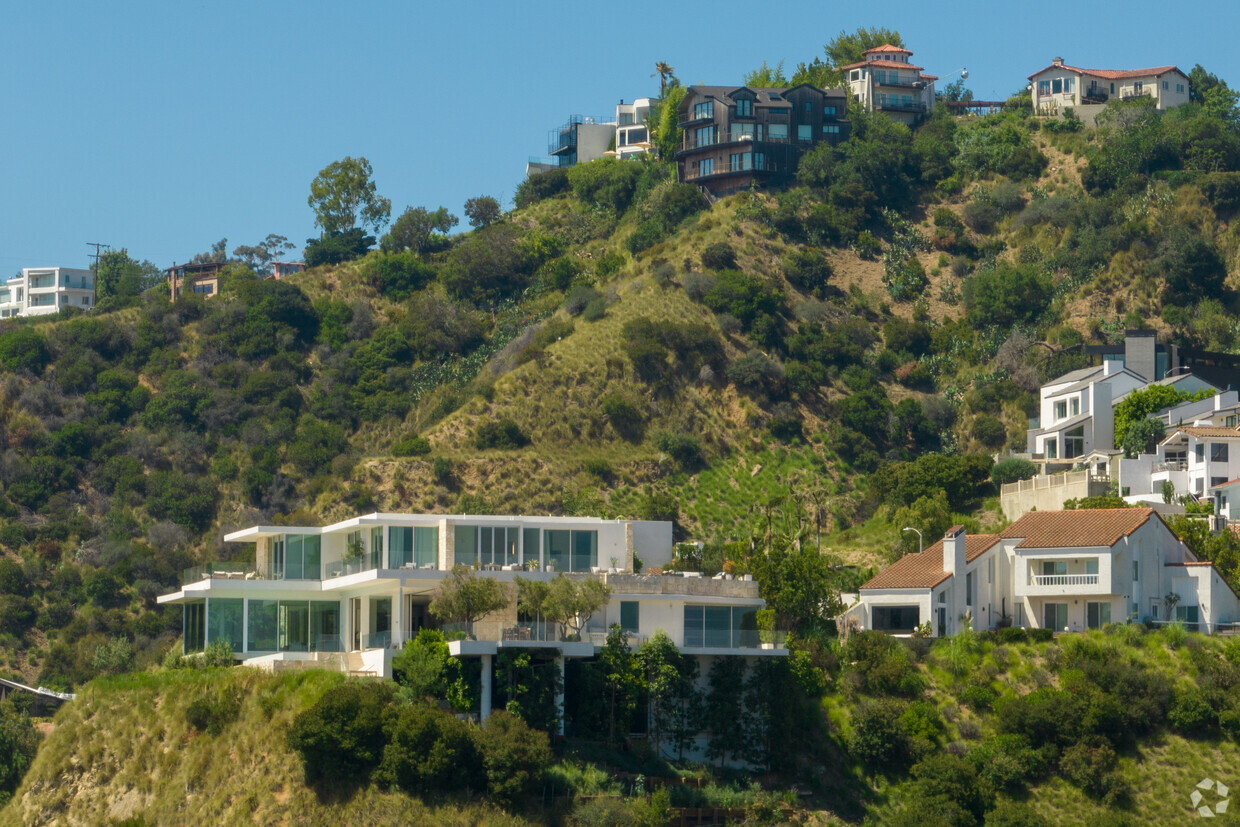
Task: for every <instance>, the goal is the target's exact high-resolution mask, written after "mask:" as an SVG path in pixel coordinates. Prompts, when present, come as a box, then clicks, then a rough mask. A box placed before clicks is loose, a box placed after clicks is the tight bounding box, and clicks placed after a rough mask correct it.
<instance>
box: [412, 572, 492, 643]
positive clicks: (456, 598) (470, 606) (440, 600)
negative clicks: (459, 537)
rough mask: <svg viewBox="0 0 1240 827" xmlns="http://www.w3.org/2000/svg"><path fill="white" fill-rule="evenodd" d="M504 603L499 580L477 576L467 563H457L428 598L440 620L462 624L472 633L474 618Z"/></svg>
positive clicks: (432, 609)
mask: <svg viewBox="0 0 1240 827" xmlns="http://www.w3.org/2000/svg"><path fill="white" fill-rule="evenodd" d="M507 605H508V596H507V595H506V594H504V588H503V586H501V585H500V584H499V581H497V580H493V579H492V578H490V577H478V576H477V575H476V574H475V573H474V570H473V569H471V568H470V567H469V566H463V565H460V564H457V565H456V566H453V567H452V573H451V574H449V575H448V576H447V577H446V578H444V580H443V583H442V585H440V587H439V589H438V590H437V591H436V592H435V596H434V598H433V599H432V600H431V606H430V611H431V614H433V615H435V617H438V618H441V619H443V620H449V621H456V622H460V623H463V624H465V629H466V632H467V633H468V634H471V635H472V634H473V627H474V621H476V620H477V619H478V618H480V617H483V616H485V615H488V614H490V613H491V612H497V611H499V610H500V609H502V608H504V607H505V606H507Z"/></svg>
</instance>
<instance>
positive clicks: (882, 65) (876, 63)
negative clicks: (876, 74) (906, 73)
mask: <svg viewBox="0 0 1240 827" xmlns="http://www.w3.org/2000/svg"><path fill="white" fill-rule="evenodd" d="M862 66H873V67H875V68H877V69H916V70H917V71H919V72H920V71H921V70H922V69H924V68H926V67H925V66H917V65H914V64H912V63H901V62H900V61H898V60H863V61H861V62H860V63H850V64H848V65H847V66H841V67H840V69H841V70H844V69H860V68H861V67H862Z"/></svg>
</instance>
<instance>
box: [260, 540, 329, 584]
mask: <svg viewBox="0 0 1240 827" xmlns="http://www.w3.org/2000/svg"><path fill="white" fill-rule="evenodd" d="M320 549H321V539H320V537H319V536H318V535H317V534H285V535H284V536H283V537H282V538H277V539H275V540H274V541H273V542H272V544H271V561H272V571H273V574H274V576H275V579H277V580H318V579H320V578H321V576H322V571H321V568H320V558H321V551H320Z"/></svg>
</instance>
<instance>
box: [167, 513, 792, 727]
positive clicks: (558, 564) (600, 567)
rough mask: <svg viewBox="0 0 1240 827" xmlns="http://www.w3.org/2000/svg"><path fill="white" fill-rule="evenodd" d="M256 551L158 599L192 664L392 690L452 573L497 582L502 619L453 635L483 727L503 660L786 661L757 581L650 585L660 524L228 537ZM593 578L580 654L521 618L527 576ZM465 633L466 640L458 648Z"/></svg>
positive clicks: (489, 521) (453, 525)
mask: <svg viewBox="0 0 1240 827" xmlns="http://www.w3.org/2000/svg"><path fill="white" fill-rule="evenodd" d="M224 539H225V541H226V542H230V543H245V544H253V546H254V560H255V562H254V563H215V564H211V565H209V566H205V567H199V568H196V569H192V570H189V571H187V572H186V573H185V576H184V578H183V582H184V585H183V586H182V587H181V588H180V589H179V590H178V591H176V592H173V593H171V594H166V595H162V596H160V597H159V602H160V603H161V604H171V605H178V606H181V607H182V609H183V628H184V651H185V652H187V653H190V652H197V651H201V650H202V649H203V648H204V647H206V646H208V645H210V644H211V643H213V642H216V641H227V642H228V643H229V644H230V645H231V646H232V649H233V652H234V653H235V655H236V656H237V657H238V658H239V659H240V660H241V661H243V662H244V663H246V664H249V665H254V666H261V667H265V668H270V669H286V668H300V667H304V666H321V667H325V668H334V669H341V670H344V671H348V672H350V673H354V674H365V675H375V676H382V677H390V676H391V675H392V656H393V654H394V652H396V651H397V650H399V649H401V648H402V647H403V646H404V644H405V641H407V640H410V639H411V638H413V637H416V636H417V634H418V632H419V631H420V630H421V629H424V628H444V627H443V625H442V624H441V623H440V622H439V621H438V620H437V619H435V618H434V617H433V616H432V615H431V614H430V611H429V606H430V602H431V599H432V598H433V596H434V594H435V592H436V590H437V589H438V588H439V587H440V585H441V583H442V582H443V580H444V579H445V578H446V577H447V576H448V575H449V573H450V572H451V570H452V568H453V567H454V566H456V565H465V566H469V567H471V568H474V569H476V571H477V575H476V576H478V577H483V578H492V579H495V580H497V581H498V582H500V583H501V584H503V585H504V588H505V590H506V591H507V592H508V593H509V595H510V596H511V602H510V604H509V606H508V607H507V608H505V609H504V610H502V611H500V612H496V613H494V614H492V615H488V616H486V617H484V618H482V619H480V620H478V621H477V622H475V623H474V624H473V628H472V629H471V630H470V631H472V636H470V637H469V638H468V639H465V638H466V636H465V635H464V634H460V632H462V631H463V630H461V629H457V628H453V627H448V628H446V629H445V632H446V633H449V634H448V635H447V636H448V637H450V638H451V637H457V638H459V639H455V640H451V642H450V643H449V648H450V650H451V653H452V655H453V656H456V657H477V658H480V659H481V660H482V664H483V669H482V674H483V705H482V716H483V717H485V716H486V715H487V714H488V713H489V711H490V693H489V688H490V685H491V684H490V676H491V671H490V667H491V664H492V660H493V658H494V656H495V655H497V654H498V653H499V652H502V651H506V650H507V651H511V650H536V651H537V652H538V653H539V654H541V655H542V656H544V657H547V658H552V659H554V660H555V661H556V663H557V664H558V665H559V668H560V669H561V671H562V670H563V663H564V658H589V657H593V656H594V655H595V654H596V652H597V651H598V650H599V648H600V647H601V646H602V644H603V643H604V642H605V640H606V635H607V630H608V629H609V628H610V626H611V625H612V624H619V625H620V626H621V627H622V628H623V629H624V630H625V631H626V632H628V633H629V634H630V636H631V639H633V640H636V641H638V642H640V641H643V640H645V639H646V638H648V637H649V636H652V635H653V634H654V633H655V632H656V631H657V630H660V629H661V630H663V631H664V632H666V633H667V634H668V635H669V637H670V638H671V639H672V641H673V642H674V643H675V644H676V645H677V647H679V649H680V651H681V652H682V653H684V654H689V655H696V656H699V657H703V658H710V657H719V656H726V655H748V656H773V655H774V656H780V655H787V650H786V649H785V648H783V643H782V638H781V637H779V636H777V635H776V633H773V632H770V631H769V630H768V631H764V632H759V630H758V626H757V614H756V613H757V612H758V611H759V610H761V609H763V608H764V607H765V603H764V601H763V600H762V599H761V598H760V597H759V596H758V584H757V583H756V582H755V581H753V580H752V579H744V578H734V577H732V576H730V575H727V576H725V575H719V576H717V577H713V578H711V577H701V576H697V575H693V574H686V575H680V574H675V575H673V574H668V575H663V574H642V573H641V572H642V571H644V570H647V569H646V568H645V567H652V568H658V567H661V566H663V565H664V564H666V563H669V562H670V561H671V560H672V557H673V546H672V526H671V523H667V522H644V521H634V520H602V519H598V518H592V517H497V516H474V515H465V516H462V515H452V516H445V515H434V514H368V515H365V516H361V517H354V518H352V519H349V520H345V521H343V522H339V523H335V524H333V525H328V526H323V527H317V526H252V527H250V528H246V529H243V530H241V531H236V532H233V533H231V534H228V535H226V536H225V538H224ZM561 573H563V574H566V575H567V576H568V577H570V578H573V579H585V578H597V579H599V580H601V581H602V582H604V583H605V584H606V585H607V586H608V587H609V589H610V592H611V596H610V599H609V601H608V603H607V605H606V606H605V607H604V608H603V609H601V610H600V611H598V612H596V613H595V615H593V616H591V617H590V618H588V619H584V618H583V619H581V620H583V632H582V634H581V635H580V639H579V640H577V639H574V640H567V639H564V635H563V631H564V630H562V629H560V628H557V625H556V624H554V623H549V622H546V621H544V620H543V619H541V618H538V617H525V616H523V615H522V614H521V613H519V611H518V609H517V601H516V583H515V580H516V578H517V577H518V576H520V577H523V578H525V579H529V580H543V581H549V580H551V579H552V578H554V577H557V576H559V575H560V574H561ZM452 633H457V634H452Z"/></svg>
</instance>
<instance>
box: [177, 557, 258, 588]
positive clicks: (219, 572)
mask: <svg viewBox="0 0 1240 827" xmlns="http://www.w3.org/2000/svg"><path fill="white" fill-rule="evenodd" d="M263 579H266V578H263V577H261V576H260V575H259V573H258V571H257V570H256V569H255V568H254V564H253V563H244V562H236V561H234V562H223V561H216V562H212V563H203V564H202V565H200V566H191V567H190V568H188V569H183V570H182V571H181V585H186V584H188V583H197V582H198V581H200V580H263Z"/></svg>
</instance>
